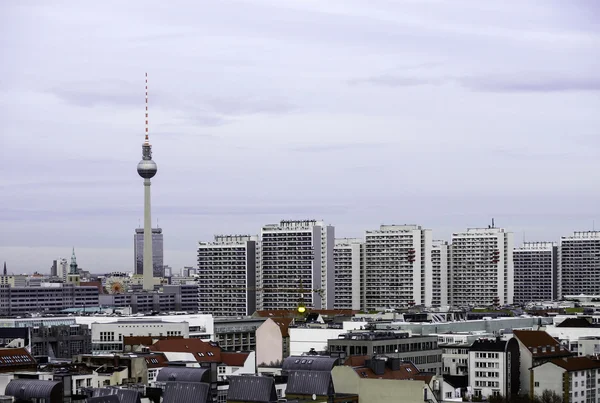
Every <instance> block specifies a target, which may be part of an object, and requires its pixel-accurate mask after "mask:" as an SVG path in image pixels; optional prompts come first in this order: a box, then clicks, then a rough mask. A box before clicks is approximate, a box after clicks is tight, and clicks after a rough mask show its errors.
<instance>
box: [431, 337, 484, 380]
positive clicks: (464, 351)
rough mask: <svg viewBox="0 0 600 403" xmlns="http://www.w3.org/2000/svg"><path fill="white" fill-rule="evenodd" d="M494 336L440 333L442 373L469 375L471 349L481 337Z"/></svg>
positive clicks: (439, 344)
mask: <svg viewBox="0 0 600 403" xmlns="http://www.w3.org/2000/svg"><path fill="white" fill-rule="evenodd" d="M486 337H488V338H489V337H493V335H492V334H491V333H485V332H467V333H443V334H438V335H437V338H438V347H440V348H441V349H442V373H443V374H444V375H452V376H467V375H469V349H470V348H471V346H472V345H473V343H474V342H475V341H477V340H478V339H480V338H486Z"/></svg>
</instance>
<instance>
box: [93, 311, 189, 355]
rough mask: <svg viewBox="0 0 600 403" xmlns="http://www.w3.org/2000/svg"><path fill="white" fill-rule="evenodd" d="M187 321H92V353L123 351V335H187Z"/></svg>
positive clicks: (147, 319) (150, 319)
mask: <svg viewBox="0 0 600 403" xmlns="http://www.w3.org/2000/svg"><path fill="white" fill-rule="evenodd" d="M189 334H190V331H189V323H188V322H185V321H181V322H166V321H162V320H161V319H152V318H145V319H143V320H141V319H137V320H126V319H123V320H117V321H113V322H109V323H98V322H96V323H92V354H106V353H113V352H123V351H124V344H123V341H124V340H123V339H124V338H125V337H135V336H149V337H153V336H157V337H161V336H166V337H169V336H182V337H184V338H187V337H189Z"/></svg>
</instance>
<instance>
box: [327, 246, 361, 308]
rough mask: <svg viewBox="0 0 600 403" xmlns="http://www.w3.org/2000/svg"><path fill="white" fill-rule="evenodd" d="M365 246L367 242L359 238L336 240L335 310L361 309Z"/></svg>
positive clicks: (334, 258)
mask: <svg viewBox="0 0 600 403" xmlns="http://www.w3.org/2000/svg"><path fill="white" fill-rule="evenodd" d="M364 244H365V242H364V241H363V240H362V239H358V238H340V239H336V240H335V246H334V248H333V263H334V270H335V271H334V279H335V302H334V304H333V308H334V309H354V310H359V309H360V301H361V300H360V295H361V288H360V287H361V282H360V276H361V270H362V268H363V263H364V261H363V259H364V253H363V252H364Z"/></svg>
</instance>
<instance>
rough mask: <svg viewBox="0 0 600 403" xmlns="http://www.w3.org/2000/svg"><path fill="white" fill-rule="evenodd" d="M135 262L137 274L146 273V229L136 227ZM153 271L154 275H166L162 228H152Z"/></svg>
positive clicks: (134, 241) (134, 236)
mask: <svg viewBox="0 0 600 403" xmlns="http://www.w3.org/2000/svg"><path fill="white" fill-rule="evenodd" d="M133 260H134V261H133V264H134V266H133V267H135V272H134V273H135V274H136V275H139V276H143V275H144V229H143V228H136V229H135V234H134V235H133ZM152 273H153V275H154V277H163V275H164V246H163V233H162V228H152Z"/></svg>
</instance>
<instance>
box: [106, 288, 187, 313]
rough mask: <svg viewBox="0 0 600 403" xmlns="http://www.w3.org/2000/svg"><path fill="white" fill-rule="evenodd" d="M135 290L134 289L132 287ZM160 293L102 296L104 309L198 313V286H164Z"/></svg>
mask: <svg viewBox="0 0 600 403" xmlns="http://www.w3.org/2000/svg"><path fill="white" fill-rule="evenodd" d="M132 288H133V287H132ZM158 290H159V292H146V291H130V292H127V293H123V294H102V295H100V304H101V305H102V306H104V307H111V308H121V307H131V313H134V314H138V313H153V312H154V313H156V312H172V311H179V312H181V311H183V312H186V313H194V312H197V311H198V284H197V283H191V284H179V285H163V286H162V287H158Z"/></svg>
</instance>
